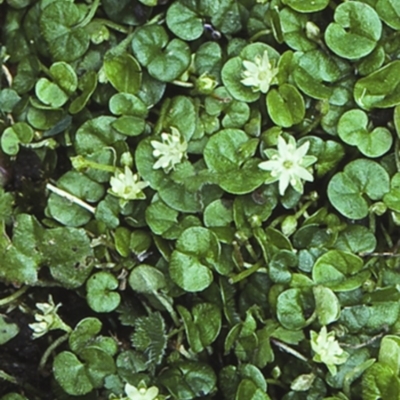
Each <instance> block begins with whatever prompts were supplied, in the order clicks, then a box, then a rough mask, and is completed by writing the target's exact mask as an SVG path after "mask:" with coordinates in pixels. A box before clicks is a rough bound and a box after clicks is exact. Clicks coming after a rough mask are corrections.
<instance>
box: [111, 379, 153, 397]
mask: <svg viewBox="0 0 400 400" xmlns="http://www.w3.org/2000/svg"><path fill="white" fill-rule="evenodd" d="M158 392H159V390H158V388H157V387H156V386H151V387H149V388H147V387H146V385H145V384H144V383H143V382H140V383H139V385H138V387H135V386H133V385H130V384H129V383H126V384H125V393H126V395H127V397H122V398H121V397H120V398H118V399H119V400H157V398H158V397H157V396H158ZM110 399H117V398H116V397H115V395H111V396H110Z"/></svg>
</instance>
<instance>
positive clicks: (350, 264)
mask: <svg viewBox="0 0 400 400" xmlns="http://www.w3.org/2000/svg"><path fill="white" fill-rule="evenodd" d="M362 267H363V261H362V259H361V258H360V257H358V256H356V255H354V254H352V253H346V252H343V251H339V250H330V251H328V252H327V253H325V254H323V255H322V256H321V257H319V258H318V259H317V261H316V262H315V264H314V267H313V270H312V278H313V281H314V282H315V283H318V284H321V285H324V286H327V287H329V288H331V289H332V290H337V291H348V290H354V289H356V288H358V287H360V286H361V285H362V283H363V282H364V279H365V278H366V277H365V276H364V274H361V275H357V273H358V272H359V271H361V269H362ZM353 276H354V278H353V279H348V278H351V277H353ZM367 276H368V273H367ZM358 278H359V279H358Z"/></svg>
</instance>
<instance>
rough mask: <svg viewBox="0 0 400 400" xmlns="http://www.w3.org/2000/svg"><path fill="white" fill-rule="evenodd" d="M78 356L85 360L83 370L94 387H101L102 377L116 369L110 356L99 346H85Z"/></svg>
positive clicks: (102, 383)
mask: <svg viewBox="0 0 400 400" xmlns="http://www.w3.org/2000/svg"><path fill="white" fill-rule="evenodd" d="M80 357H81V358H82V359H83V360H85V370H86V373H87V376H88V377H89V379H90V381H91V383H92V385H93V387H94V388H101V387H103V385H104V378H105V377H106V376H107V375H111V374H113V373H115V371H116V368H115V363H114V360H113V358H112V356H111V355H110V354H108V353H106V352H105V351H103V350H102V349H101V348H98V347H94V346H89V347H85V348H84V349H82V351H81V353H80Z"/></svg>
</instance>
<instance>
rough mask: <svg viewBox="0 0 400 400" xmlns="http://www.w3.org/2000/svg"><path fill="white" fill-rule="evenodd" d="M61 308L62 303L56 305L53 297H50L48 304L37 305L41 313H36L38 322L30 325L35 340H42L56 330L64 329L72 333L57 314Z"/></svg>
mask: <svg viewBox="0 0 400 400" xmlns="http://www.w3.org/2000/svg"><path fill="white" fill-rule="evenodd" d="M60 307H61V303H59V304H57V305H55V304H54V301H53V298H52V297H51V296H49V302H48V303H36V308H37V309H38V310H39V311H40V312H41V313H35V320H36V322H34V323H33V324H29V328H31V329H32V330H33V335H32V337H33V339H37V338H40V337H41V336H43V335H45V334H46V333H47V332H49V331H51V330H55V329H62V330H64V331H66V332H69V331H71V328H70V327H69V326H68V325H66V324H65V323H64V322H63V321H62V320H61V318H60V317H59V316H58V314H57V311H58V309H59V308H60Z"/></svg>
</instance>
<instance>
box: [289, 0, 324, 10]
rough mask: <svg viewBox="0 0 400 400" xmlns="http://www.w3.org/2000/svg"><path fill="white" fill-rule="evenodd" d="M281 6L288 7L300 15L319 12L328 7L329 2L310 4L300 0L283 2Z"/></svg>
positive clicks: (320, 0) (318, 1)
mask: <svg viewBox="0 0 400 400" xmlns="http://www.w3.org/2000/svg"><path fill="white" fill-rule="evenodd" d="M283 4H286V5H288V6H289V7H291V8H293V10H296V11H298V12H301V13H311V12H316V11H321V10H323V9H324V8H325V7H327V6H328V4H329V0H316V1H311V2H304V1H302V0H283Z"/></svg>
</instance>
